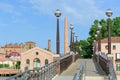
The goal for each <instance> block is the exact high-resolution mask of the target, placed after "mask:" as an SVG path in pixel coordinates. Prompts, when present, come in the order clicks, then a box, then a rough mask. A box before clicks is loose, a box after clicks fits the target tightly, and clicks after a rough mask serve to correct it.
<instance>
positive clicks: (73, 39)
mask: <svg viewBox="0 0 120 80" xmlns="http://www.w3.org/2000/svg"><path fill="white" fill-rule="evenodd" d="M72 34H73V43H74V35H75V32H74V31H73V32H72Z"/></svg>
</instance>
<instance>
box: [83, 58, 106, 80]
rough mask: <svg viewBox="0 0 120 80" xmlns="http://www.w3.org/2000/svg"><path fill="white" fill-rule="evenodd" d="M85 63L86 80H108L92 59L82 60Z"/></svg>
mask: <svg viewBox="0 0 120 80" xmlns="http://www.w3.org/2000/svg"><path fill="white" fill-rule="evenodd" d="M84 61H85V62H86V80H108V77H107V76H106V74H105V72H104V71H103V70H102V68H101V67H100V65H99V64H98V63H97V62H96V61H93V59H84Z"/></svg>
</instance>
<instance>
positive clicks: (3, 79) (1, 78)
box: [0, 77, 8, 80]
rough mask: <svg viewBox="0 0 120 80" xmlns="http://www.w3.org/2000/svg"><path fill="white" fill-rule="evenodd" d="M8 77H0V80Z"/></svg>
mask: <svg viewBox="0 0 120 80" xmlns="http://www.w3.org/2000/svg"><path fill="white" fill-rule="evenodd" d="M7 78H8V77H0V80H6V79H7Z"/></svg>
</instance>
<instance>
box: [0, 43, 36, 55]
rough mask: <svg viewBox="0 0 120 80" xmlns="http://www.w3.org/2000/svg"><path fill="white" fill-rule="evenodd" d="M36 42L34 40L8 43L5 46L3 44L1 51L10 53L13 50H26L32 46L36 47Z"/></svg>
mask: <svg viewBox="0 0 120 80" xmlns="http://www.w3.org/2000/svg"><path fill="white" fill-rule="evenodd" d="M35 46H36V44H35V43H34V42H25V43H24V44H22V43H21V44H17V43H15V44H6V45H5V46H1V48H0V52H1V53H4V54H6V55H7V54H9V53H11V52H19V53H21V52H24V51H27V50H29V49H31V48H34V47H35Z"/></svg>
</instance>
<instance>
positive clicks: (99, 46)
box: [97, 25, 101, 52]
mask: <svg viewBox="0 0 120 80" xmlns="http://www.w3.org/2000/svg"><path fill="white" fill-rule="evenodd" d="M98 28H99V30H98V31H97V35H98V52H101V36H100V31H101V25H99V26H98Z"/></svg>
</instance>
